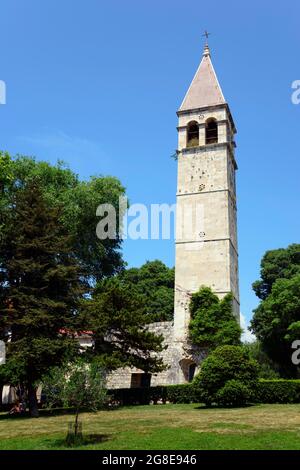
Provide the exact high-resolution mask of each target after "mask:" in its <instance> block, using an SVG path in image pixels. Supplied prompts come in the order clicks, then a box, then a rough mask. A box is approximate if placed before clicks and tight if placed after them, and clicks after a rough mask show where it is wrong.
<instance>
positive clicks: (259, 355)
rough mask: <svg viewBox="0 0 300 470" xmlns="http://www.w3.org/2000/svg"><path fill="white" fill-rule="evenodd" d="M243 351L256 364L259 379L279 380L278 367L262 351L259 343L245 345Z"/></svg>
mask: <svg viewBox="0 0 300 470" xmlns="http://www.w3.org/2000/svg"><path fill="white" fill-rule="evenodd" d="M243 346H244V348H245V350H246V351H247V353H248V354H249V356H250V357H251V359H254V360H255V361H257V363H258V376H259V378H260V379H278V378H280V373H279V367H278V365H277V364H275V363H274V362H273V361H272V360H271V359H270V357H269V356H268V355H267V354H266V352H265V351H264V349H263V347H262V345H261V342H260V341H254V342H253V343H245V344H244V345H243Z"/></svg>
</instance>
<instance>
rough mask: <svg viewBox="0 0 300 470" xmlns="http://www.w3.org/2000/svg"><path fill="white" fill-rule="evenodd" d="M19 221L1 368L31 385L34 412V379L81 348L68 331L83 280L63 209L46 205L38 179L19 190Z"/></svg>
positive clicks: (8, 248)
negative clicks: (60, 211) (5, 361)
mask: <svg viewBox="0 0 300 470" xmlns="http://www.w3.org/2000/svg"><path fill="white" fill-rule="evenodd" d="M14 222H15V226H14V227H10V230H9V231H8V234H9V237H8V238H7V242H6V244H5V252H2V259H5V264H4V265H3V268H2V271H1V284H2V290H3V291H4V296H3V300H2V302H1V304H0V333H1V332H2V334H1V338H3V339H5V341H6V346H7V363H6V364H5V365H4V366H2V370H1V373H2V374H4V375H6V376H7V380H8V382H9V383H12V384H16V383H19V382H21V383H23V384H26V386H27V389H28V394H29V406H30V411H31V413H32V414H33V415H37V403H36V395H35V382H36V381H37V380H39V379H40V377H41V376H42V375H43V374H44V373H45V372H46V370H48V368H49V367H50V366H53V365H56V364H60V363H61V361H63V360H64V358H65V357H66V355H68V354H73V353H74V351H75V350H76V349H77V342H74V340H73V339H72V337H70V335H68V334H67V332H68V330H72V326H73V323H74V313H75V312H76V310H77V309H78V307H79V302H80V299H81V297H82V295H83V292H84V285H83V283H82V282H81V280H80V268H79V266H78V262H77V259H76V258H75V257H74V256H73V254H72V251H70V237H69V236H68V234H67V233H66V231H65V229H64V227H63V226H62V223H61V222H60V220H59V209H58V208H57V207H53V208H52V207H49V206H48V205H47V203H46V202H45V199H44V196H43V194H42V190H41V186H40V182H39V181H33V180H32V181H30V182H28V183H27V184H26V185H25V186H24V187H23V189H22V190H20V191H18V192H17V193H16V194H15V198H14ZM7 332H9V335H7Z"/></svg>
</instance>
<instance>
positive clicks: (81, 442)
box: [47, 434, 111, 449]
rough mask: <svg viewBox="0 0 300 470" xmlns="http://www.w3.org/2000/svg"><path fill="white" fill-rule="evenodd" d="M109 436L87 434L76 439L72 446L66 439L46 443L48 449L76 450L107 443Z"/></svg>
mask: <svg viewBox="0 0 300 470" xmlns="http://www.w3.org/2000/svg"><path fill="white" fill-rule="evenodd" d="M110 439H111V436H110V435H109V434H87V435H85V436H83V437H80V438H78V439H77V440H76V441H74V442H73V443H72V444H71V443H69V442H68V441H67V438H64V439H55V440H51V441H50V440H47V443H48V444H49V448H50V447H56V448H57V447H63V448H66V447H68V448H70V449H72V448H78V447H84V446H88V445H93V444H101V443H103V442H106V441H109V440H110Z"/></svg>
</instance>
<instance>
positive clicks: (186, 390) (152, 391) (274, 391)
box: [108, 378, 300, 406]
mask: <svg viewBox="0 0 300 470" xmlns="http://www.w3.org/2000/svg"><path fill="white" fill-rule="evenodd" d="M249 391H250V392H251V394H250V395H249ZM217 393H218V403H219V404H220V405H222V406H233V405H234V406H236V405H237V404H244V403H245V401H244V399H246V398H247V399H246V402H249V401H251V403H300V380H284V379H273V380H265V379H260V380H258V381H255V384H254V389H253V390H252V389H251V390H249V386H248V385H246V386H245V383H244V380H243V379H240V378H239V379H231V380H228V381H227V382H225V385H224V386H223V387H221V388H220V389H219V391H218V392H217ZM234 397H236V398H235V401H233V398H234ZM240 397H242V399H243V400H240ZM243 397H244V398H243ZM108 399H109V401H110V403H111V404H115V405H116V404H119V405H147V404H149V403H158V402H160V403H168V402H169V403H174V404H178V403H202V401H203V393H202V392H201V388H200V387H199V379H197V380H195V382H194V383H187V384H180V385H163V386H158V387H150V388H123V389H118V390H115V389H114V390H109V391H108Z"/></svg>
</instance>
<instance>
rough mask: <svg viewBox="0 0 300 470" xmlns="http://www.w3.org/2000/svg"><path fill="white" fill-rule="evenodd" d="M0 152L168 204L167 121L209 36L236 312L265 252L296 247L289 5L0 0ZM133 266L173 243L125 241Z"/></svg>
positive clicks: (296, 117) (170, 148) (293, 32)
mask: <svg viewBox="0 0 300 470" xmlns="http://www.w3.org/2000/svg"><path fill="white" fill-rule="evenodd" d="M0 15H1V16H0V17H1V35H0V43H1V55H0V80H4V81H5V82H6V85H7V104H6V105H4V106H0V148H2V149H3V150H8V151H9V152H11V153H12V154H15V153H21V154H27V155H35V156H36V157H37V158H39V159H46V160H49V161H51V162H55V161H56V160H57V159H58V158H59V159H63V160H65V161H66V162H68V163H69V165H70V166H71V168H72V169H74V170H75V171H76V172H78V173H79V175H80V176H81V177H82V178H88V177H89V176H90V175H92V174H104V175H107V174H111V175H116V176H118V177H119V178H120V179H121V181H122V182H123V184H124V185H125V186H126V188H127V193H128V196H129V198H130V201H131V202H139V203H145V204H150V203H163V202H166V203H170V204H171V203H174V202H175V190H176V162H174V160H172V158H170V156H171V155H172V154H173V153H174V150H175V148H176V145H177V131H176V125H177V117H176V110H177V109H178V107H179V105H180V103H181V100H182V98H183V96H184V94H185V92H186V90H187V87H188V86H189V84H190V81H191V80H192V77H193V75H194V72H195V70H196V68H197V66H198V63H199V61H200V59H201V55H202V48H203V38H202V37H201V35H202V33H203V30H204V29H208V30H209V31H210V32H211V33H212V35H211V37H210V47H211V51H212V60H213V63H214V66H215V69H216V72H217V75H218V78H219V81H220V83H221V86H222V89H223V92H224V95H225V98H226V99H227V101H228V103H229V105H230V108H231V111H232V114H233V117H234V119H235V122H236V126H237V129H238V135H237V144H238V147H237V155H236V157H237V162H238V165H239V171H238V175H237V177H238V178H237V183H238V185H237V191H238V230H239V233H238V234H239V251H240V290H241V310H242V312H243V314H244V315H245V316H246V317H247V319H249V318H250V317H251V312H252V309H253V308H254V307H255V305H256V304H257V300H256V298H255V296H254V294H253V293H252V290H251V283H252V282H253V281H254V280H256V279H257V278H258V276H259V263H260V259H261V257H262V255H263V253H264V252H265V251H266V250H267V249H272V248H278V247H285V246H287V245H288V244H290V243H293V242H299V228H300V221H299V194H300V184H299V179H300V178H299V173H300V162H299V136H300V105H298V106H296V105H293V104H292V102H291V94H292V90H291V84H292V82H293V81H294V80H297V79H298V80H299V79H300V69H299V63H300V61H299V55H300V54H299V44H300V41H299V39H300V28H299V17H300V5H299V3H298V2H295V1H290V0H286V1H284V2H277V1H270V0H264V1H261V0H260V1H257V0H252V1H251V2H250V1H249V2H242V1H240V0H239V1H238V0H227V1H226V2H225V1H221V0H214V1H211V2H208V1H207V0H206V1H203V0H185V1H183V0H181V1H179V0H163V1H162V0H159V1H158V0H151V1H148V0H139V1H138V0H126V1H121V0H109V1H102V0H85V1H81V0H43V1H41V0H26V2H25V1H23V0H2V1H1V5H0ZM124 256H125V259H126V261H127V262H128V264H129V265H130V266H139V265H141V264H142V263H143V262H144V261H146V260H151V259H155V258H159V259H161V260H163V261H164V262H165V263H167V264H168V265H169V266H173V265H174V243H173V241H172V240H171V241H162V240H161V241H155V240H154V241H151V240H149V241H128V242H126V243H125V245H124Z"/></svg>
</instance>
